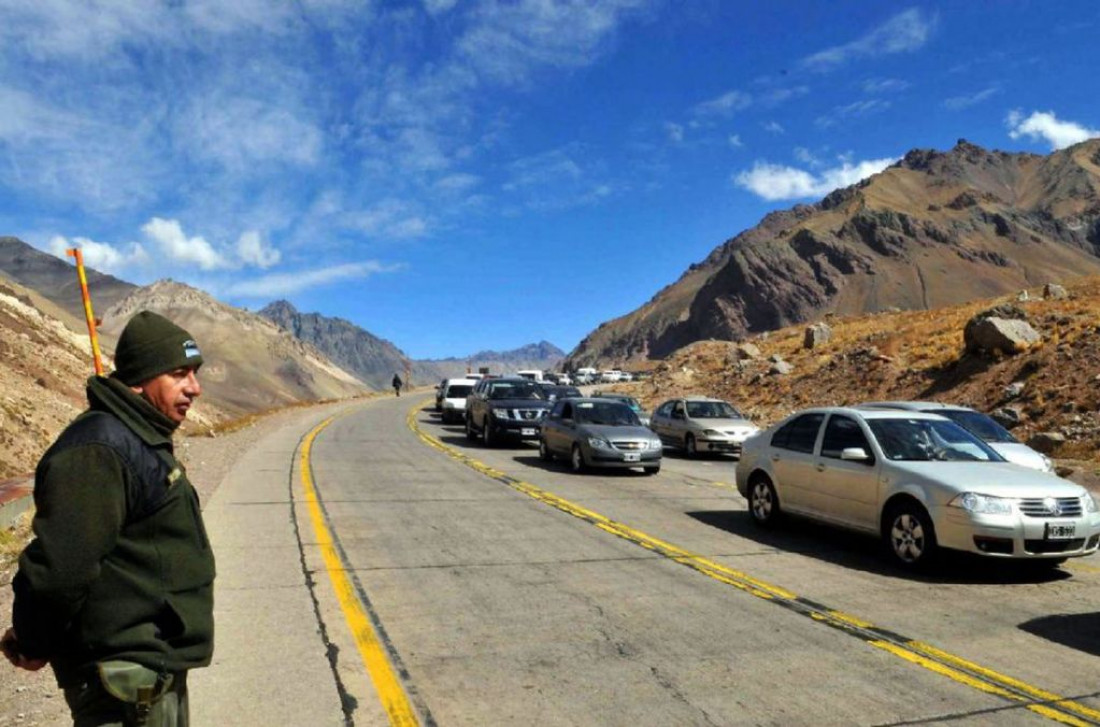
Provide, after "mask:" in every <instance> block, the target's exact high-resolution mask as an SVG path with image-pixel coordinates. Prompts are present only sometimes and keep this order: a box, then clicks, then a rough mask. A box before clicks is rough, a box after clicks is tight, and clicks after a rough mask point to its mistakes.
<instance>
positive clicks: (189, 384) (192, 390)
mask: <svg viewBox="0 0 1100 727" xmlns="http://www.w3.org/2000/svg"><path fill="white" fill-rule="evenodd" d="M183 390H184V393H186V394H187V395H188V396H191V397H195V396H202V384H200V383H199V377H198V376H197V375H196V374H195V372H194V371H188V372H187V381H186V382H185V384H184V388H183Z"/></svg>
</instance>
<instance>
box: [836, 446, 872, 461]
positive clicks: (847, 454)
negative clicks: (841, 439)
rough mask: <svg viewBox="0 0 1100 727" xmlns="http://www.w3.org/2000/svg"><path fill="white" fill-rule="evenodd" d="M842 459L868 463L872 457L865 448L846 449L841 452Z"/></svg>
mask: <svg viewBox="0 0 1100 727" xmlns="http://www.w3.org/2000/svg"><path fill="white" fill-rule="evenodd" d="M840 458H841V459H845V460H848V461H849V462H867V461H869V460H870V459H871V455H869V454H867V450H866V449H864V448H863V447H845V448H844V449H843V450H841V452H840Z"/></svg>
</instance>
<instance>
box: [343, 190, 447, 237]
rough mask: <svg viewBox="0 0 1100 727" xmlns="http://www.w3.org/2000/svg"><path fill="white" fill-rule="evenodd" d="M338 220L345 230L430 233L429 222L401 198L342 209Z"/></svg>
mask: <svg viewBox="0 0 1100 727" xmlns="http://www.w3.org/2000/svg"><path fill="white" fill-rule="evenodd" d="M336 221H337V222H338V224H340V225H341V226H342V227H344V228H345V229H349V230H355V231H356V232H360V233H362V234H365V235H371V236H374V237H382V238H391V239H403V238H411V237H422V236H424V235H425V234H427V232H428V223H427V222H425V221H424V219H423V218H421V217H420V216H419V215H417V214H416V213H415V212H414V205H412V204H410V203H408V202H405V201H402V200H399V199H385V200H382V201H380V202H377V203H375V204H373V205H371V206H370V207H367V208H365V209H358V210H349V211H344V212H341V213H340V214H338V215H337V216H336Z"/></svg>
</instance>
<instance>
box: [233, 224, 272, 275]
mask: <svg viewBox="0 0 1100 727" xmlns="http://www.w3.org/2000/svg"><path fill="white" fill-rule="evenodd" d="M237 257H238V258H239V259H240V261H241V262H242V263H244V264H245V265H255V266H256V267H258V268H263V269H265V270H266V269H267V268H270V267H271V266H272V265H277V264H278V262H279V260H280V259H281V258H282V254H281V253H280V252H279V251H278V250H276V249H275V248H273V247H271V246H270V245H268V244H267V243H266V242H264V239H263V238H262V237H261V236H260V233H259V232H257V231H256V230H247V231H246V232H244V233H243V234H241V236H240V238H239V239H238V240H237Z"/></svg>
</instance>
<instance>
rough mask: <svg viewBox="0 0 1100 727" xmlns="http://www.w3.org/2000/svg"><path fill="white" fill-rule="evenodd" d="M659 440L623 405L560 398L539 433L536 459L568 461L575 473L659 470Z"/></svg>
mask: <svg viewBox="0 0 1100 727" xmlns="http://www.w3.org/2000/svg"><path fill="white" fill-rule="evenodd" d="M661 450H662V447H661V440H660V439H658V438H657V436H656V435H655V434H654V433H653V432H652V431H650V430H649V429H648V428H646V427H644V426H642V423H641V421H639V419H638V416H637V414H635V413H634V412H633V411H631V409H630V407H628V406H627V405H626V404H623V403H622V402H618V401H612V400H610V399H603V398H595V397H591V398H580V399H577V398H567V399H560V400H558V401H557V402H555V403H554V406H553V408H551V409H550V414H549V415H548V416H547V417H546V419H545V420H544V421H543V422H542V427H541V430H540V433H539V457H540V458H541V459H542V460H543V461H544V462H550V461H552V460H553V459H554V458H555V457H561V458H563V459H567V460H568V461H569V466H570V467H571V468H572V470H573V471H574V472H583V471H585V470H587V469H588V468H590V467H597V468H616V469H619V468H632V467H641V468H642V469H643V471H644V472H645V473H646V474H647V475H655V474H657V473H658V472H660V470H661Z"/></svg>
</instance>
